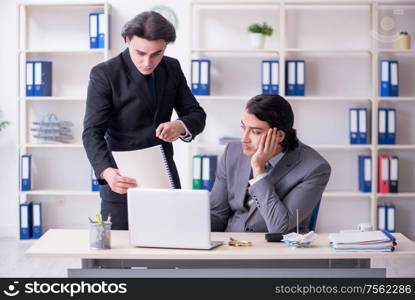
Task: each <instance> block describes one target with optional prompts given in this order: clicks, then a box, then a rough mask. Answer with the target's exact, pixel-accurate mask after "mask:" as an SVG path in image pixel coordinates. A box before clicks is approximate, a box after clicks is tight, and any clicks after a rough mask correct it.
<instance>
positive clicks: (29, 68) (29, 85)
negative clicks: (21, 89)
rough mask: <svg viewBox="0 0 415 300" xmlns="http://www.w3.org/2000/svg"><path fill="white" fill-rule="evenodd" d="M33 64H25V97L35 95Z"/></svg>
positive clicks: (29, 62)
mask: <svg viewBox="0 0 415 300" xmlns="http://www.w3.org/2000/svg"><path fill="white" fill-rule="evenodd" d="M33 73H34V62H33V61H27V62H26V96H27V97H31V96H34V94H35V86H34V83H33V77H34V76H33Z"/></svg>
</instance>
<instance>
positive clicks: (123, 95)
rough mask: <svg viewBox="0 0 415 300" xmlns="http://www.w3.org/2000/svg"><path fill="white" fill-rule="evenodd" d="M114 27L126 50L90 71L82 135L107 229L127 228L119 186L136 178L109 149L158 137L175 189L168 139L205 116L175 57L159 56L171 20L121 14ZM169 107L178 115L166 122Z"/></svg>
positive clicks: (186, 134) (187, 135)
mask: <svg viewBox="0 0 415 300" xmlns="http://www.w3.org/2000/svg"><path fill="white" fill-rule="evenodd" d="M121 34H122V37H123V38H124V41H125V43H126V45H127V49H125V50H124V51H123V52H122V53H120V54H119V55H118V56H116V57H114V58H112V59H109V60H108V61H106V62H103V63H100V64H98V65H96V66H95V67H93V68H92V70H91V73H90V81H89V86H88V97H87V103H86V112H85V118H84V131H83V134H82V139H83V144H84V147H85V150H86V153H87V156H88V159H89V161H90V162H91V165H92V167H93V168H94V171H95V174H96V176H97V178H98V182H99V184H100V185H101V186H100V196H101V214H102V216H103V218H105V219H106V218H107V216H108V215H109V214H111V221H112V228H113V229H128V217H127V216H128V215H127V197H126V193H127V190H128V189H129V188H133V187H137V186H139V185H140V183H139V182H135V180H134V179H132V178H127V177H123V176H122V175H121V174H120V172H119V170H118V169H117V166H116V164H115V161H114V159H113V157H112V155H111V151H128V150H137V149H142V148H148V147H151V146H155V145H160V144H161V145H162V146H163V149H164V152H165V153H166V157H167V161H168V164H169V167H170V170H171V172H172V175H173V180H174V183H175V188H180V180H179V175H178V172H177V169H176V165H175V163H174V160H173V146H172V144H171V143H172V142H174V141H175V140H177V139H178V138H180V139H182V140H183V141H185V142H190V141H191V140H192V139H193V138H194V137H195V136H196V135H197V134H199V133H200V132H202V130H203V129H204V127H205V120H206V114H205V112H204V111H203V109H202V108H201V107H200V106H199V103H198V102H197V101H196V99H195V97H194V96H193V95H192V93H191V91H190V89H189V87H188V86H187V83H186V78H185V77H184V75H183V72H182V70H181V67H180V64H179V62H178V61H177V60H176V59H174V58H171V57H167V56H164V51H165V49H166V47H167V44H169V43H171V42H174V41H175V39H176V33H175V29H174V27H173V25H172V24H171V23H170V22H169V21H167V20H166V19H165V18H164V17H163V16H161V15H160V14H158V13H156V12H153V11H148V12H143V13H141V14H139V15H137V16H136V17H134V18H133V19H131V20H130V21H128V22H127V23H126V24H125V25H124V27H123V29H122V33H121ZM173 109H174V110H175V111H176V112H177V115H178V117H179V118H178V119H177V120H174V121H171V120H170V119H171V116H172V112H173Z"/></svg>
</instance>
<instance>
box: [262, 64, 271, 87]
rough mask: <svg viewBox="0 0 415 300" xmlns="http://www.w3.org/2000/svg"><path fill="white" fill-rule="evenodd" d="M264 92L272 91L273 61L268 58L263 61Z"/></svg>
mask: <svg viewBox="0 0 415 300" xmlns="http://www.w3.org/2000/svg"><path fill="white" fill-rule="evenodd" d="M261 73H262V76H261V82H262V94H270V93H271V62H270V61H268V60H263V61H262V72H261Z"/></svg>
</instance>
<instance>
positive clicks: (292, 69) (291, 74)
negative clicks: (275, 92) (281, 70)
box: [285, 60, 297, 96]
mask: <svg viewBox="0 0 415 300" xmlns="http://www.w3.org/2000/svg"><path fill="white" fill-rule="evenodd" d="M295 65H296V63H295V61H294V60H287V61H286V65H285V66H286V67H285V69H286V70H285V72H286V74H287V78H286V83H285V94H286V95H287V96H295V95H296V85H295V82H296V78H297V74H296V66H295Z"/></svg>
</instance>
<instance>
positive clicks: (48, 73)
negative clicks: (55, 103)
mask: <svg viewBox="0 0 415 300" xmlns="http://www.w3.org/2000/svg"><path fill="white" fill-rule="evenodd" d="M33 81H34V84H35V91H34V96H43V97H44V96H52V62H50V61H35V62H34V79H33Z"/></svg>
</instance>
